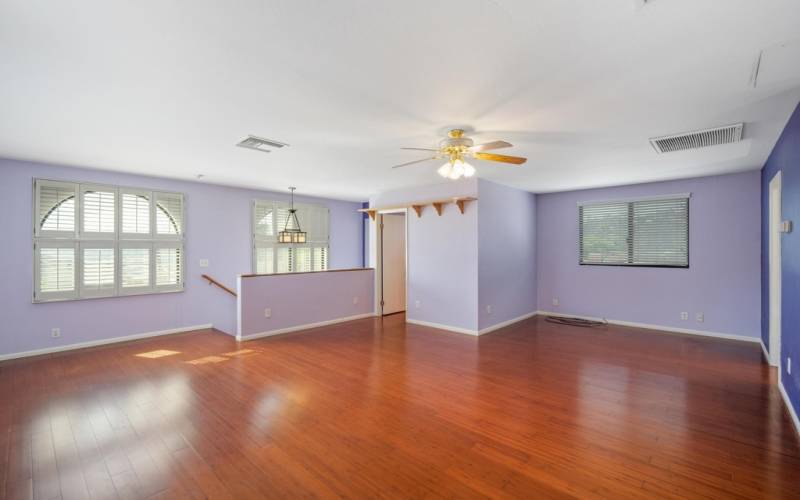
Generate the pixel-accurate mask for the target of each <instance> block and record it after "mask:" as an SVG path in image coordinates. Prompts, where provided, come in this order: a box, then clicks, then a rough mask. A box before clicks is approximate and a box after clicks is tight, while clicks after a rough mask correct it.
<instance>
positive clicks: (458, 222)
mask: <svg viewBox="0 0 800 500" xmlns="http://www.w3.org/2000/svg"><path fill="white" fill-rule="evenodd" d="M477 186H478V183H477V179H474V178H473V179H463V180H461V181H455V182H453V181H451V182H446V183H443V184H435V185H431V186H423V187H415V188H410V189H404V190H395V191H389V192H385V193H381V194H380V195H378V196H375V197H373V198H372V199H371V200H370V206H373V207H378V208H380V207H382V206H392V205H406V204H408V203H409V202H412V201H425V200H434V199H438V198H447V197H453V196H474V195H476V194H477ZM479 204H480V201H478V203H469V204H467V206H466V210H465V213H464V214H461V213H460V212H459V211H458V208H457V207H456V206H455V205H454V204H449V205H446V206H445V208H444V211H443V212H442V215H441V216H439V215H436V212H435V211H434V210H433V207H430V206H428V207H426V208H425V211H424V212H423V214H422V217H417V214H416V213H414V212H413V211H409V213H408V216H407V217H408V241H407V247H408V273H407V280H408V311H407V313H406V316H407V318H408V319H409V320H412V321H414V320H416V321H424V322H429V323H437V324H440V325H446V326H451V327H456V328H463V329H467V330H470V331H476V330H477V329H478V210H479ZM417 301H419V303H420V306H419V307H416V302H417Z"/></svg>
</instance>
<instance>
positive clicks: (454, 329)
mask: <svg viewBox="0 0 800 500" xmlns="http://www.w3.org/2000/svg"><path fill="white" fill-rule="evenodd" d="M406 323H410V324H412V325H420V326H427V327H429V328H437V329H439V330H447V331H448V332H455V333H463V334H464V335H472V336H474V337H477V336H478V335H480V333H479V332H478V330H471V329H469V328H461V327H460V326H450V325H445V324H442V323H433V322H432V321H421V320H418V319H409V318H406Z"/></svg>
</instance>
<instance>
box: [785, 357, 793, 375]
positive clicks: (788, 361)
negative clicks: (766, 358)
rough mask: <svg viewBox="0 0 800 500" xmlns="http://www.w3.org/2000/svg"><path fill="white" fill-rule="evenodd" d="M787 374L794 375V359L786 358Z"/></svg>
mask: <svg viewBox="0 0 800 500" xmlns="http://www.w3.org/2000/svg"><path fill="white" fill-rule="evenodd" d="M786 373H787V374H789V375H791V374H792V358H789V357H787V358H786Z"/></svg>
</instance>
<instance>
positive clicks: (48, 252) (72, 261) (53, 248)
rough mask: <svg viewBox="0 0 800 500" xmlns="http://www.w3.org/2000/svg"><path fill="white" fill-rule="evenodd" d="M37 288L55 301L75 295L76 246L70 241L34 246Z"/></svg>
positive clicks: (57, 241)
mask: <svg viewBox="0 0 800 500" xmlns="http://www.w3.org/2000/svg"><path fill="white" fill-rule="evenodd" d="M34 248H35V250H34V254H35V261H34V262H35V269H34V276H35V277H34V279H35V283H34V284H35V288H36V289H37V290H38V291H39V292H40V293H41V294H47V296H49V297H51V298H54V299H64V298H71V297H73V296H74V295H75V290H76V287H75V280H76V271H77V259H76V255H75V254H76V251H77V248H76V244H75V242H74V241H69V240H49V241H42V242H37V243H36V244H35V245H34Z"/></svg>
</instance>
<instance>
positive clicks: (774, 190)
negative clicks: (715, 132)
mask: <svg viewBox="0 0 800 500" xmlns="http://www.w3.org/2000/svg"><path fill="white" fill-rule="evenodd" d="M780 223H781V173H780V172H778V173H777V174H775V177H773V178H772V180H771V181H770V182H769V229H768V232H769V364H771V365H773V366H778V365H779V364H780V362H781V233H780Z"/></svg>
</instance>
